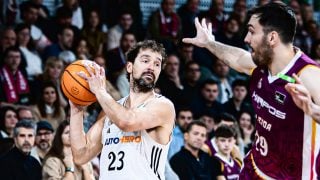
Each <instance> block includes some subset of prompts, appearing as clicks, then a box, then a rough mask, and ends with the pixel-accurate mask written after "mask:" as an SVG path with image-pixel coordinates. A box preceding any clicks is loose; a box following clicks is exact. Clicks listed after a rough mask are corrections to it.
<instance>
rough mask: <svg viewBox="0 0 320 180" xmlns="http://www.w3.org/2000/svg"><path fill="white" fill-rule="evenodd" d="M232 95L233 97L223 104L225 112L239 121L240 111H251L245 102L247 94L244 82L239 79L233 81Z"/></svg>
mask: <svg viewBox="0 0 320 180" xmlns="http://www.w3.org/2000/svg"><path fill="white" fill-rule="evenodd" d="M232 94H233V97H231V98H230V99H229V100H228V101H227V102H225V103H224V104H223V109H224V110H225V112H227V113H229V114H231V115H233V116H234V117H235V118H236V119H239V116H240V112H241V111H244V110H246V111H253V107H252V106H251V104H249V103H248V102H246V101H245V98H246V96H247V94H248V89H247V82H246V81H244V80H240V79H237V80H235V81H233V83H232Z"/></svg>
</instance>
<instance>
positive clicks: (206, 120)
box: [200, 115, 215, 133]
mask: <svg viewBox="0 0 320 180" xmlns="http://www.w3.org/2000/svg"><path fill="white" fill-rule="evenodd" d="M200 119H201V120H202V121H203V122H204V123H205V124H206V126H207V133H210V132H211V131H213V130H214V129H215V124H214V119H213V118H212V117H210V116H207V115H203V116H201V118H200Z"/></svg>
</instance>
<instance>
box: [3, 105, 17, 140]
mask: <svg viewBox="0 0 320 180" xmlns="http://www.w3.org/2000/svg"><path fill="white" fill-rule="evenodd" d="M17 122H18V118H17V113H16V110H15V109H14V108H13V107H11V106H4V107H1V108H0V139H3V138H12V137H13V129H14V127H15V126H16V124H17Z"/></svg>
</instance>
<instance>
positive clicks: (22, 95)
mask: <svg viewBox="0 0 320 180" xmlns="http://www.w3.org/2000/svg"><path fill="white" fill-rule="evenodd" d="M21 57H22V54H21V52H20V49H19V48H18V47H15V46H14V47H9V48H7V49H6V51H5V53H4V57H3V58H4V62H3V63H4V64H3V66H2V67H0V68H1V69H0V83H1V85H0V102H7V103H13V104H21V105H29V104H30V102H31V97H30V90H29V83H28V81H27V74H26V73H25V72H24V71H23V69H22V68H21V67H20V65H21Z"/></svg>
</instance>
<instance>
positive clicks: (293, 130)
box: [250, 51, 320, 179]
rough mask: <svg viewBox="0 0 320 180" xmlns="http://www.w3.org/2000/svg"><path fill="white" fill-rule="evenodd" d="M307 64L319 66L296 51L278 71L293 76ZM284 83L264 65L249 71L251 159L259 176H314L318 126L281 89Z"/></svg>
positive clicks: (299, 177) (301, 177)
mask: <svg viewBox="0 0 320 180" xmlns="http://www.w3.org/2000/svg"><path fill="white" fill-rule="evenodd" d="M307 66H310V67H314V68H319V67H317V65H316V64H315V63H314V61H313V60H311V59H310V58H309V57H307V56H306V55H304V54H302V53H301V52H300V51H299V52H298V53H297V54H296V55H295V57H294V59H293V60H292V61H291V62H290V63H289V64H288V65H287V67H286V68H285V69H283V70H282V72H281V73H282V74H285V75H287V76H292V74H293V73H296V74H299V72H301V71H302V70H303V68H305V67H307ZM318 78H320V77H318ZM287 83H288V82H287V81H286V80H283V79H281V78H278V77H277V76H271V75H270V74H269V72H268V70H267V69H266V68H260V67H257V68H256V69H255V70H254V71H253V73H252V77H251V82H250V93H251V97H252V103H253V106H254V109H255V112H256V114H257V121H256V130H257V131H256V135H255V136H256V141H255V143H254V144H253V147H252V150H251V153H252V161H251V162H252V165H253V167H254V168H255V172H256V173H257V174H258V175H259V176H260V177H262V178H273V179H313V178H315V177H316V175H315V160H316V155H317V154H316V153H317V152H318V149H319V137H320V133H319V132H320V131H319V130H320V129H319V125H318V124H316V122H315V121H314V120H312V118H311V117H310V116H308V115H306V114H305V113H304V112H303V111H302V110H301V109H300V108H298V107H297V106H296V105H295V103H294V102H293V100H292V97H291V96H290V94H289V93H288V92H287V91H286V90H285V88H284V86H285V85H286V84H287ZM317 128H318V130H317ZM316 137H318V138H316Z"/></svg>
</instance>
